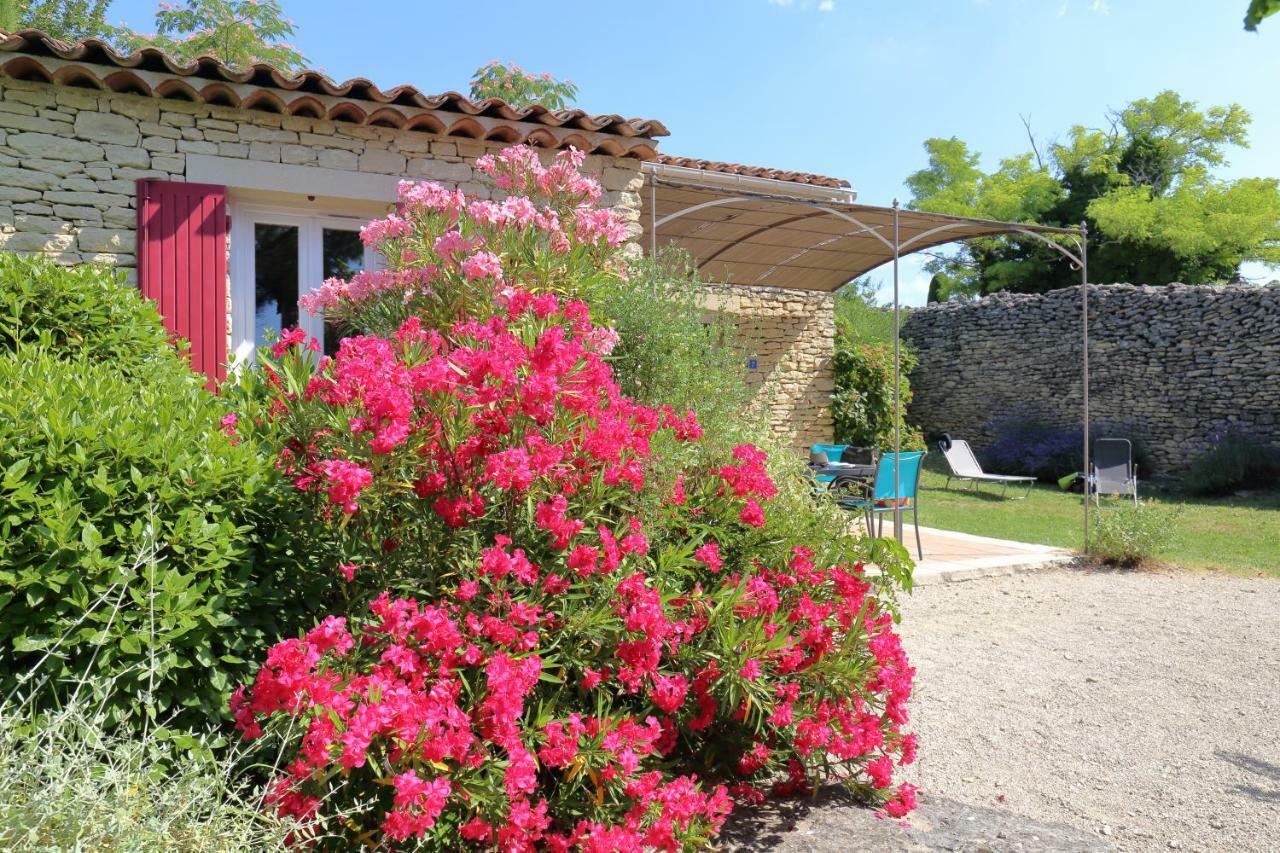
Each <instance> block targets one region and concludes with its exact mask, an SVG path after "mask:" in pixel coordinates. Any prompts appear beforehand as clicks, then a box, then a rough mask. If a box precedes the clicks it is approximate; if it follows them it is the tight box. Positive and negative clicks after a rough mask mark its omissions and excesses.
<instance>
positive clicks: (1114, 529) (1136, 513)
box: [1089, 501, 1176, 567]
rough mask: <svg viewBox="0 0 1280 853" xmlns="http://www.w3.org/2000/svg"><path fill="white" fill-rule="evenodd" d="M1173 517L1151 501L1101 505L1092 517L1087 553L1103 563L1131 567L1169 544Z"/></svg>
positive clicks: (1174, 520)
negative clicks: (1135, 503)
mask: <svg viewBox="0 0 1280 853" xmlns="http://www.w3.org/2000/svg"><path fill="white" fill-rule="evenodd" d="M1175 523H1176V518H1175V517H1173V516H1172V515H1171V514H1170V513H1169V512H1167V511H1162V510H1160V509H1157V508H1156V506H1155V505H1154V504H1152V503H1151V502H1149V501H1147V502H1143V503H1139V504H1137V505H1134V504H1131V503H1128V502H1127V501H1122V502H1119V503H1116V504H1115V505H1112V506H1108V505H1106V504H1104V505H1103V506H1102V508H1101V509H1100V510H1099V511H1098V512H1096V513H1095V514H1094V516H1093V524H1092V526H1091V527H1090V530H1089V553H1090V554H1091V555H1093V556H1094V557H1096V558H1097V559H1099V560H1101V561H1102V562H1104V563H1108V564H1111V565H1117V566H1126V567H1132V566H1137V565H1139V564H1141V563H1143V562H1145V561H1146V560H1149V559H1150V558H1151V557H1152V556H1153V555H1154V554H1155V552H1156V551H1158V550H1160V548H1162V547H1163V546H1164V545H1165V543H1167V542H1168V541H1169V536H1170V533H1171V530H1172V528H1173V525H1174V524H1175Z"/></svg>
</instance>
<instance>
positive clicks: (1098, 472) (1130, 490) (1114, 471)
mask: <svg viewBox="0 0 1280 853" xmlns="http://www.w3.org/2000/svg"><path fill="white" fill-rule="evenodd" d="M1090 474H1091V476H1090V477H1089V480H1090V483H1089V488H1091V489H1092V490H1093V502H1094V503H1095V504H1097V503H1098V502H1099V497H1098V496H1099V495H1128V496H1129V497H1132V498H1133V503H1134V505H1135V506H1136V505H1137V503H1138V466H1137V465H1135V464H1134V463H1133V443H1132V442H1131V441H1129V439H1127V438H1100V439H1098V440H1097V441H1095V442H1094V443H1093V459H1092V461H1091V465H1090Z"/></svg>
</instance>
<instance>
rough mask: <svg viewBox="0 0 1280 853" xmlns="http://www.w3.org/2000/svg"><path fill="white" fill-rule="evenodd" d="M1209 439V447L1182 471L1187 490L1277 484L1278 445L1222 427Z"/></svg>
mask: <svg viewBox="0 0 1280 853" xmlns="http://www.w3.org/2000/svg"><path fill="white" fill-rule="evenodd" d="M1213 439H1214V443H1213V447H1211V448H1210V449H1209V450H1208V451H1206V452H1205V453H1203V454H1201V455H1200V456H1198V457H1196V460H1195V461H1194V462H1192V463H1191V467H1190V468H1188V469H1187V472H1186V473H1185V474H1184V475H1183V478H1182V486H1183V489H1185V490H1186V491H1187V493H1188V494H1192V495H1203V496H1208V497H1213V496H1219V495H1229V494H1231V493H1233V492H1237V491H1240V490H1241V489H1273V488H1276V487H1278V486H1280V449H1278V448H1276V447H1274V446H1271V445H1267V444H1263V443H1262V442H1261V441H1260V440H1258V439H1257V438H1255V437H1254V436H1252V435H1249V434H1248V433H1246V432H1243V431H1241V430H1223V431H1221V432H1220V433H1217V434H1215V435H1214V436H1213Z"/></svg>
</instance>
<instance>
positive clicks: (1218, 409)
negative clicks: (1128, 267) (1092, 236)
mask: <svg viewBox="0 0 1280 853" xmlns="http://www.w3.org/2000/svg"><path fill="white" fill-rule="evenodd" d="M1080 301H1081V300H1080V290H1079V289H1078V288H1068V289H1064V290H1057V291H1053V292H1050V293H1047V294H1043V295H1030V294H996V295H993V296H988V297H986V298H985V299H981V300H978V301H975V302H948V303H942V304H937V305H930V306H928V307H927V308H920V309H916V310H913V311H912V312H911V313H910V316H909V318H908V320H907V321H906V323H905V325H904V328H903V335H904V337H906V338H907V339H909V340H910V342H911V344H912V346H914V348H915V350H916V352H917V353H918V355H919V359H920V363H919V366H918V367H917V368H916V370H915V372H913V373H912V375H911V387H912V391H913V393H914V395H915V398H914V400H913V402H912V404H911V408H910V412H909V414H910V417H911V419H912V420H913V421H915V422H917V423H919V424H921V425H922V426H923V427H924V429H925V430H926V432H927V433H928V432H933V433H938V432H948V433H950V434H951V435H953V436H957V437H964V438H967V439H969V440H970V441H971V442H972V443H973V444H974V445H975V447H976V448H978V449H980V448H981V447H982V445H983V444H984V443H985V442H988V441H990V440H992V439H993V438H994V437H995V435H996V431H997V429H998V426H999V424H1000V422H1002V421H1010V420H1015V419H1023V420H1027V419H1035V420H1040V421H1042V422H1046V423H1050V424H1054V425H1060V426H1073V425H1075V424H1078V423H1079V422H1080V410H1081V343H1080ZM1089 318H1090V319H1089V332H1090V343H1089V366H1090V382H1089V388H1090V408H1091V413H1092V417H1091V420H1092V422H1093V423H1094V424H1097V425H1098V426H1099V431H1106V432H1113V433H1118V434H1120V435H1125V436H1127V435H1132V436H1133V437H1136V438H1137V439H1138V440H1140V441H1141V442H1142V444H1143V446H1144V449H1145V451H1146V453H1147V455H1148V457H1149V458H1150V463H1151V464H1152V466H1153V467H1154V468H1155V469H1156V470H1155V471H1154V472H1153V473H1168V472H1174V471H1177V470H1178V469H1180V468H1182V467H1185V465H1186V464H1187V463H1188V462H1189V461H1190V460H1191V459H1193V458H1194V457H1195V456H1196V455H1197V454H1199V453H1202V452H1204V450H1205V449H1206V448H1207V447H1208V446H1209V436H1210V433H1211V432H1212V431H1213V430H1214V429H1215V428H1219V427H1222V426H1224V425H1228V424H1235V425H1238V427H1239V428H1242V429H1244V430H1247V431H1249V432H1251V433H1253V434H1254V435H1256V436H1258V437H1259V438H1261V439H1263V440H1265V441H1269V442H1271V443H1274V444H1277V445H1280V284H1276V283H1273V284H1271V285H1267V286H1252V285H1227V286H1223V287H1208V286H1190V285H1181V284H1175V285H1170V286H1167V287H1149V286H1142V287H1139V286H1133V285H1128V284H1113V285H1102V286H1099V285H1095V286H1092V287H1091V288H1090V296H1089ZM1095 434H1096V433H1095Z"/></svg>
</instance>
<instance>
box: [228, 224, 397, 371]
mask: <svg viewBox="0 0 1280 853" xmlns="http://www.w3.org/2000/svg"><path fill="white" fill-rule="evenodd" d="M363 224H364V222H363V220H360V219H355V218H348V217H341V216H314V215H301V214H297V213H294V212H291V211H289V210H287V209H284V208H274V209H273V208H267V207H258V206H254V205H236V206H233V207H232V211H231V343H232V353H233V357H232V364H233V366H234V365H239V364H244V363H248V362H252V361H253V359H254V357H255V355H256V353H257V350H258V347H261V346H265V345H266V343H267V337H268V334H269V333H270V334H272V335H273V336H274V335H276V334H279V332H280V330H281V329H287V328H290V327H292V326H298V327H300V328H301V329H302V330H303V331H305V332H306V333H307V335H308V336H310V337H314V338H316V339H317V340H319V341H322V342H323V344H324V349H325V352H326V353H330V354H332V353H333V352H335V351H336V350H337V348H338V341H339V339H340V333H339V332H338V330H337V329H335V328H333V327H332V326H329V327H326V324H325V322H324V318H323V317H321V316H318V315H315V314H311V313H309V312H306V311H303V310H301V309H300V308H299V307H298V299H299V297H301V296H302V295H304V294H306V293H307V292H308V291H310V290H311V289H313V288H316V287H319V286H320V284H321V282H323V281H324V280H325V279H327V278H333V277H339V278H350V277H351V276H353V275H355V273H357V272H359V271H360V270H362V269H376V268H378V267H379V266H380V265H381V264H380V261H381V258H380V257H379V256H378V255H377V253H376V252H373V251H372V250H369V249H366V248H365V246H364V244H363V243H362V242H361V241H360V227H361V226H362V225H363Z"/></svg>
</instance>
